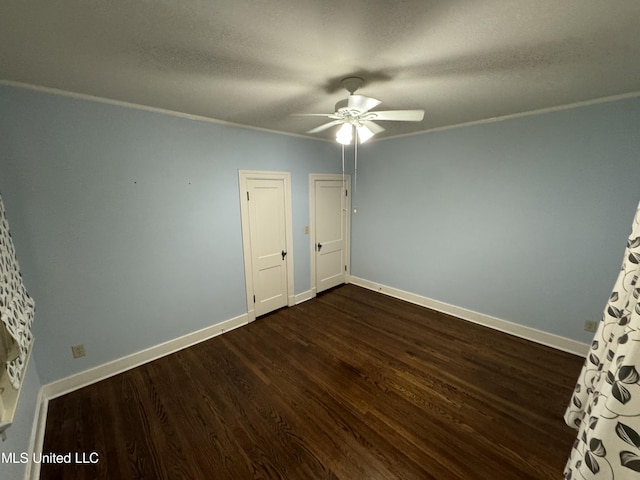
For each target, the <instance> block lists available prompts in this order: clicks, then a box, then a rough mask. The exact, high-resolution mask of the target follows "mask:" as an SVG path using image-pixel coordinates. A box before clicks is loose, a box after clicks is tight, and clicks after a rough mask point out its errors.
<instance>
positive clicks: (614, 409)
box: [564, 205, 640, 480]
mask: <svg viewBox="0 0 640 480" xmlns="http://www.w3.org/2000/svg"><path fill="white" fill-rule="evenodd" d="M639 275H640V205H639V206H638V210H637V212H636V216H635V218H634V221H633V226H632V231H631V235H630V236H629V240H628V242H627V248H626V251H625V253H624V259H623V262H622V269H621V270H620V274H619V275H618V279H617V281H616V283H615V286H614V288H613V292H612V293H611V296H610V297H609V301H608V302H607V305H606V307H605V310H604V314H603V318H602V320H601V322H600V324H599V327H598V330H597V331H596V334H595V336H594V339H593V343H592V344H591V349H590V351H589V354H588V355H587V358H586V360H585V363H584V366H583V368H582V372H581V373H580V377H579V378H578V382H577V384H576V387H575V390H574V393H573V395H572V398H571V403H570V404H569V407H568V408H567V411H566V413H565V417H564V418H565V421H566V422H567V425H569V426H571V427H574V428H575V429H577V430H578V436H577V438H576V441H575V443H574V445H573V449H572V450H571V455H570V457H569V460H568V462H567V465H566V467H565V471H564V477H565V479H571V480H575V479H580V480H582V479H586V480H590V479H594V480H595V479H616V480H620V479H632V478H638V479H640V302H639V297H640V282H638V276H639Z"/></svg>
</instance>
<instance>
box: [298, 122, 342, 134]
mask: <svg viewBox="0 0 640 480" xmlns="http://www.w3.org/2000/svg"><path fill="white" fill-rule="evenodd" d="M341 123H344V122H343V121H342V120H334V121H332V122H328V123H323V124H322V125H320V126H319V127H316V128H313V129H311V130H309V131H308V132H307V133H318V132H321V131H323V130H326V129H327V128H331V127H333V126H334V125H339V124H341Z"/></svg>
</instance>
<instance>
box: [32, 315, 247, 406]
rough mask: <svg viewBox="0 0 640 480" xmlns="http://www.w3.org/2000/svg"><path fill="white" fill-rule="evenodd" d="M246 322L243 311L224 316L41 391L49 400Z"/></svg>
mask: <svg viewBox="0 0 640 480" xmlns="http://www.w3.org/2000/svg"><path fill="white" fill-rule="evenodd" d="M247 322H248V315H247V314H246V313H245V314H243V315H240V316H238V317H235V318H231V319H229V320H225V321H224V322H221V323H217V324H215V325H212V326H210V327H205V328H203V329H201V330H198V331H196V332H192V333H188V334H186V335H183V336H182V337H178V338H175V339H173V340H169V341H168V342H164V343H161V344H160V345H155V346H153V347H150V348H147V349H145V350H141V351H139V352H136V353H132V354H131V355H127V356H125V357H121V358H117V359H115V360H112V361H110V362H107V363H103V364H102V365H98V366H97V367H93V368H90V369H88V370H84V371H82V372H78V373H74V374H73V375H70V376H68V377H65V378H62V379H60V380H56V381H55V382H51V383H48V384H46V385H43V387H42V391H43V395H44V396H45V397H46V398H47V400H51V399H53V398H56V397H59V396H61V395H64V394H66V393H69V392H73V391H74V390H78V389H79V388H82V387H86V386H87V385H91V384H92V383H96V382H99V381H100V380H104V379H105V378H109V377H112V376H114V375H117V374H119V373H122V372H126V371H127V370H130V369H132V368H135V367H138V366H140V365H143V364H145V363H148V362H151V361H153V360H156V359H158V358H161V357H164V356H166V355H169V354H171V353H174V352H177V351H178V350H182V349H184V348H187V347H190V346H192V345H195V344H196V343H200V342H203V341H205V340H208V339H210V338H213V337H216V336H218V335H220V334H222V333H224V332H227V331H229V330H233V329H234V328H238V327H241V326H243V325H246V324H247Z"/></svg>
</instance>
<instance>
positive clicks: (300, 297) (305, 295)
mask: <svg viewBox="0 0 640 480" xmlns="http://www.w3.org/2000/svg"><path fill="white" fill-rule="evenodd" d="M315 296H316V289H315V288H312V289H311V290H307V291H306V292H302V293H299V294H297V295H296V296H295V298H294V305H299V304H301V303H302V302H306V301H307V300H311V299H312V298H313V297H315Z"/></svg>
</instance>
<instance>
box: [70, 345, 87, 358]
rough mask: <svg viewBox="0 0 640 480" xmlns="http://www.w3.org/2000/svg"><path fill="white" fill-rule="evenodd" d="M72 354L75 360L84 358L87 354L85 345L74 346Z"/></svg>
mask: <svg viewBox="0 0 640 480" xmlns="http://www.w3.org/2000/svg"><path fill="white" fill-rule="evenodd" d="M71 354H72V355H73V358H80V357H84V356H85V355H86V354H87V352H85V350H84V345H82V344H80V345H73V346H72V347H71Z"/></svg>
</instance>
